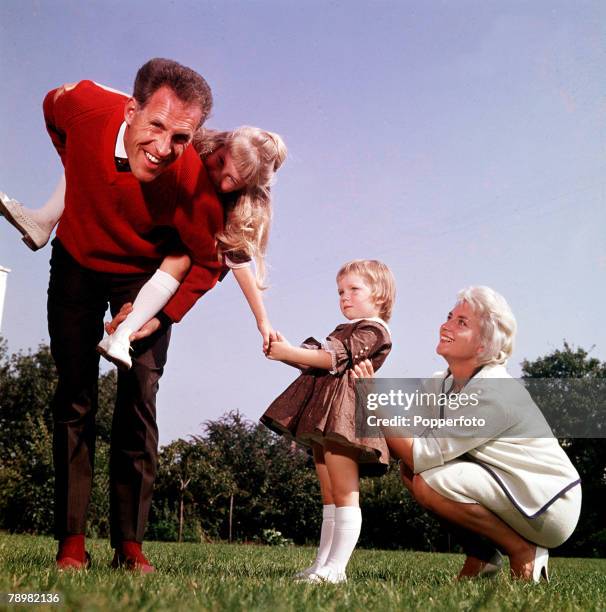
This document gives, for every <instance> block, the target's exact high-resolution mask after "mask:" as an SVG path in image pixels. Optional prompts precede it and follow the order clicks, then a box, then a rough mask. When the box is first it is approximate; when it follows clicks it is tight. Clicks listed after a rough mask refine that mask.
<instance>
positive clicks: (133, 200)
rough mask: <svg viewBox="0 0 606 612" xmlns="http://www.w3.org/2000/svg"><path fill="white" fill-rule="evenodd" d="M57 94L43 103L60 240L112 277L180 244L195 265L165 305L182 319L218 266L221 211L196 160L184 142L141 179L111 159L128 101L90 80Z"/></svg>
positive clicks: (155, 260)
mask: <svg viewBox="0 0 606 612" xmlns="http://www.w3.org/2000/svg"><path fill="white" fill-rule="evenodd" d="M55 92H56V90H53V91H51V92H49V93H48V94H47V96H46V98H45V100H44V118H45V121H46V127H47V130H48V132H49V134H50V137H51V139H52V141H53V144H54V145H55V148H56V149H57V151H58V153H59V155H60V156H61V160H62V162H63V165H64V167H65V177H66V182H67V190H66V194H65V211H64V213H63V216H62V217H61V221H60V223H59V227H58V229H57V236H58V238H59V239H60V241H61V243H62V244H63V246H64V247H65V248H66V249H67V251H68V252H69V253H70V255H71V256H72V257H74V259H76V261H78V263H80V264H81V265H82V266H84V267H86V268H90V269H92V270H97V271H101V272H112V273H117V274H129V273H136V272H151V271H152V270H154V269H155V268H157V267H158V265H159V264H160V262H161V261H162V259H163V257H164V255H166V254H167V253H168V252H170V251H174V249H175V248H179V246H180V244H179V243H182V245H185V247H186V249H187V251H188V253H189V254H190V256H191V258H192V268H191V270H190V272H189V274H188V275H187V277H186V278H185V280H184V281H183V283H182V284H181V286H180V287H179V289H178V291H177V293H175V295H174V296H173V298H172V299H171V301H170V302H169V303H168V304H167V305H166V307H165V308H164V312H165V313H166V314H167V315H168V316H169V317H170V318H171V319H172V320H173V321H179V320H180V319H181V318H182V317H183V315H184V314H185V313H186V312H187V311H188V310H189V309H190V308H191V307H192V306H193V305H194V303H195V302H196V300H197V299H198V298H199V297H200V296H201V295H202V294H203V293H205V292H206V291H208V290H209V289H211V288H212V287H213V286H214V285H215V283H216V282H217V279H218V277H219V274H220V272H221V269H222V266H221V263H220V262H219V260H218V258H217V250H216V241H215V235H216V234H217V232H219V231H221V230H222V229H223V209H222V207H221V205H220V203H219V200H218V199H217V196H216V194H215V190H214V189H213V187H212V184H211V183H210V181H209V179H208V176H207V174H206V170H205V168H204V166H203V164H202V162H201V161H200V158H199V157H198V155H197V154H196V152H195V151H194V150H193V149H192V148H191V147H188V148H187V149H186V150H185V152H184V154H183V155H182V156H181V157H180V158H179V159H178V160H177V161H176V162H175V163H174V164H172V165H171V166H170V167H169V168H168V169H167V170H166V171H165V172H164V173H163V174H162V175H160V176H159V177H157V178H156V179H154V180H153V181H152V182H150V183H140V182H139V181H137V179H136V178H135V177H134V176H133V175H132V174H131V173H130V172H118V171H117V170H116V166H115V161H114V152H115V146H116V137H117V135H118V130H119V129H120V125H121V124H122V121H123V120H124V104H125V102H126V100H127V98H125V97H124V96H122V95H120V94H117V93H113V92H110V91H107V90H105V89H103V88H101V87H99V86H98V85H95V84H94V83H93V82H92V81H81V82H80V83H79V84H78V85H77V86H76V87H75V88H74V89H72V90H70V91H68V92H66V93H64V94H63V95H61V96H59V98H58V100H57V101H56V102H54V100H53V98H54V96H55ZM181 248H182V246H181Z"/></svg>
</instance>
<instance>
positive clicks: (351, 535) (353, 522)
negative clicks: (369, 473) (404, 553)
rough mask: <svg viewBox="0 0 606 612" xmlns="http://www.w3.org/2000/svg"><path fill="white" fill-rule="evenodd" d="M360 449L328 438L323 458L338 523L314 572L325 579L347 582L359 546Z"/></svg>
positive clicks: (360, 524) (321, 578) (322, 579)
mask: <svg viewBox="0 0 606 612" xmlns="http://www.w3.org/2000/svg"><path fill="white" fill-rule="evenodd" d="M358 454H359V453H358V450H357V449H355V448H350V447H345V446H342V445H340V444H338V443H336V442H332V441H329V442H327V443H326V445H325V447H324V459H325V462H326V467H327V469H328V474H329V476H330V483H331V490H332V496H333V499H334V501H335V505H336V508H335V527H334V532H333V539H332V545H331V547H330V552H329V554H328V558H327V559H326V563H325V564H324V567H322V568H320V569H319V570H318V572H316V574H315V576H317V577H318V579H319V580H321V581H325V582H334V583H337V582H345V580H347V578H346V576H345V569H346V567H347V563H348V562H349V559H350V557H351V554H352V553H353V551H354V548H355V547H356V544H357V542H358V538H359V537H360V530H361V528H362V514H361V512H360V503H359V500H360V476H359V468H358V461H357V460H358Z"/></svg>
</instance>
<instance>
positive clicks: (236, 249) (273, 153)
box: [194, 125, 286, 289]
mask: <svg viewBox="0 0 606 612" xmlns="http://www.w3.org/2000/svg"><path fill="white" fill-rule="evenodd" d="M223 146H224V147H227V150H228V151H229V153H230V155H231V158H232V160H233V162H234V165H235V167H236V169H237V170H238V174H239V175H240V177H241V179H242V180H243V181H244V187H243V188H242V189H241V190H239V191H236V192H234V193H233V194H232V193H226V194H219V197H220V198H221V200H222V202H223V205H224V207H225V228H224V230H223V232H221V233H220V234H217V236H216V238H217V242H218V245H219V252H220V253H224V254H227V255H228V256H229V254H230V253H232V254H238V253H243V254H245V255H246V256H248V257H250V258H251V259H253V260H254V262H255V272H256V281H257V285H258V287H259V288H260V289H265V286H264V281H265V277H266V267H265V253H266V250H267V243H268V240H269V229H270V226H271V219H272V205H271V191H270V188H271V185H272V182H273V178H274V174H275V172H276V170H278V168H279V167H280V166H281V165H282V163H283V162H284V160H285V159H286V145H285V144H284V141H283V140H282V138H281V137H280V136H279V135H278V134H274V133H272V132H266V131H265V130H261V129H259V128H256V127H250V126H246V125H245V126H242V127H239V128H237V129H235V130H234V131H233V132H219V131H217V130H210V129H204V128H202V129H201V130H199V131H198V132H197V133H196V136H195V138H194V147H195V148H196V150H197V151H198V154H199V155H200V157H201V158H202V159H203V160H204V159H205V158H206V157H208V156H209V155H210V154H211V153H212V152H213V151H216V150H217V149H218V148H220V147H223Z"/></svg>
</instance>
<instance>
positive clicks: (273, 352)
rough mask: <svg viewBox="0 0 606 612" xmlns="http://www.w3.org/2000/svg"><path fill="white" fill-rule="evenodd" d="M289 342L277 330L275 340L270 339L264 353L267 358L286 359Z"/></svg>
mask: <svg viewBox="0 0 606 612" xmlns="http://www.w3.org/2000/svg"><path fill="white" fill-rule="evenodd" d="M290 346H291V345H290V342H288V340H287V339H286V338H285V337H284V336H283V335H282V334H281V333H280V332H279V331H276V340H272V341H271V343H270V344H269V349H268V351H267V353H266V356H267V358H268V359H273V360H275V361H282V360H284V359H288V349H289V348H290Z"/></svg>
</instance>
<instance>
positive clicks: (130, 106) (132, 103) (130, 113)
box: [124, 98, 139, 126]
mask: <svg viewBox="0 0 606 612" xmlns="http://www.w3.org/2000/svg"><path fill="white" fill-rule="evenodd" d="M138 110H139V103H138V102H137V101H136V100H135V99H134V98H129V99H128V100H127V101H126V104H125V105H124V121H126V125H128V126H130V124H131V123H132V120H133V117H134V116H135V114H136V113H137V111H138Z"/></svg>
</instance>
